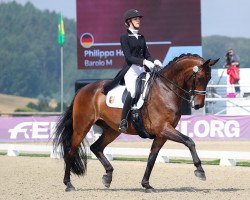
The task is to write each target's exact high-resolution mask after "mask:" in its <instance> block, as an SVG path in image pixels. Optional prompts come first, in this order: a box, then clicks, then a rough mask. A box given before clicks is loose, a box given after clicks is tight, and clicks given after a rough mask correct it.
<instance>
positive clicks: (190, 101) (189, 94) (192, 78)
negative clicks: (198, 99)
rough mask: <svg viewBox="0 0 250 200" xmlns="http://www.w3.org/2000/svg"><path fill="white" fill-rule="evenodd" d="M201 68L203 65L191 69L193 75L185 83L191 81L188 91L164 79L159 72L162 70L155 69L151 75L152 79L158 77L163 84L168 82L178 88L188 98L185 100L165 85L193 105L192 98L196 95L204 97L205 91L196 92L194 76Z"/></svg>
mask: <svg viewBox="0 0 250 200" xmlns="http://www.w3.org/2000/svg"><path fill="white" fill-rule="evenodd" d="M202 66H203V65H199V66H194V67H193V73H192V74H191V76H190V77H189V78H188V79H187V81H190V80H192V87H191V89H190V90H189V91H187V90H185V89H183V88H182V87H180V86H179V85H177V84H176V83H174V82H173V81H171V80H170V79H168V78H166V77H164V76H163V75H162V74H161V73H160V71H161V70H162V69H160V70H159V68H157V67H156V70H154V71H153V72H152V74H151V76H152V77H159V78H160V80H161V81H162V82H163V83H164V82H166V81H167V82H169V83H171V84H172V85H174V86H175V87H176V88H178V89H179V90H181V91H183V92H184V93H185V94H187V95H188V96H189V97H190V98H189V99H188V98H186V97H184V96H181V95H179V94H178V93H177V92H176V91H175V90H173V89H172V88H170V87H169V86H168V85H167V84H164V85H166V86H167V87H168V88H169V89H170V90H171V91H172V92H173V93H175V94H176V95H177V96H179V97H180V98H182V99H183V100H185V101H188V102H189V103H193V102H194V98H195V96H196V95H204V96H205V95H206V91H205V90H196V76H197V74H198V73H199V72H200V71H201V70H202Z"/></svg>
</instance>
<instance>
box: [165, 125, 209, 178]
mask: <svg viewBox="0 0 250 200" xmlns="http://www.w3.org/2000/svg"><path fill="white" fill-rule="evenodd" d="M161 134H162V135H164V137H166V138H167V139H169V140H172V141H175V142H179V143H182V144H184V145H185V146H187V147H188V148H189V150H190V153H191V155H192V158H193V162H194V166H195V167H196V168H197V169H196V170H195V171H194V174H195V176H196V177H198V178H199V179H200V180H203V181H205V180H206V175H205V172H204V170H203V168H202V166H201V160H200V158H199V156H198V154H197V151H196V148H195V143H194V141H193V140H192V139H191V138H190V137H188V136H186V135H184V134H182V133H181V132H179V131H177V130H176V129H174V128H173V127H168V128H167V129H165V130H164V131H163V132H162V133H161Z"/></svg>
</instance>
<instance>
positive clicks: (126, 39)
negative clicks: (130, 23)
mask: <svg viewBox="0 0 250 200" xmlns="http://www.w3.org/2000/svg"><path fill="white" fill-rule="evenodd" d="M138 35H139V37H138V39H137V38H136V37H135V36H134V35H133V34H132V33H131V31H130V30H129V29H128V30H127V32H126V33H124V34H123V35H122V36H121V37H120V43H121V48H122V51H123V54H124V56H125V63H124V66H123V68H122V69H121V70H120V71H119V72H118V74H117V75H116V77H115V78H114V79H113V80H112V81H111V82H110V83H109V84H107V85H105V86H104V94H105V95H106V94H107V93H108V92H109V91H110V90H112V89H113V88H114V87H116V86H117V85H118V84H119V83H120V82H124V79H123V78H124V75H125V74H126V73H127V71H128V70H129V68H130V67H131V65H132V64H135V65H139V66H141V67H143V60H144V59H147V60H150V61H151V62H154V59H153V58H152V57H151V55H150V53H149V51H148V48H147V46H146V42H145V38H144V36H143V35H141V34H140V33H139V34H138Z"/></svg>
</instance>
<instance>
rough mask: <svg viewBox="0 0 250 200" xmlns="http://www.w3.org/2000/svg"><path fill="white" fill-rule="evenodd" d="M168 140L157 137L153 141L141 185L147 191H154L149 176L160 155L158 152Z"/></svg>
mask: <svg viewBox="0 0 250 200" xmlns="http://www.w3.org/2000/svg"><path fill="white" fill-rule="evenodd" d="M165 142H166V140H165V139H162V138H160V139H159V138H157V137H156V138H155V139H154V141H153V144H152V146H151V151H150V154H149V157H148V163H147V168H146V170H145V173H144V176H143V179H142V182H141V185H142V187H144V188H145V189H146V192H154V191H155V190H154V188H153V187H152V186H150V184H149V177H150V175H151V172H152V169H153V167H154V164H155V160H156V158H157V156H158V153H159V151H160V149H161V148H162V146H163V145H164V143H165Z"/></svg>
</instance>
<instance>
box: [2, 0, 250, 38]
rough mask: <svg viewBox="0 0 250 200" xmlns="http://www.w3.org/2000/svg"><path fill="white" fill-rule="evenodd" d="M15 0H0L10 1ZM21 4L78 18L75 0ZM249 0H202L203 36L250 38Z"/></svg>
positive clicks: (24, 1) (34, 1)
mask: <svg viewBox="0 0 250 200" xmlns="http://www.w3.org/2000/svg"><path fill="white" fill-rule="evenodd" d="M8 1H13V0H0V2H8ZM15 1H16V2H19V3H21V4H25V3H26V2H27V1H30V2H32V4H34V5H35V6H36V7H37V8H39V9H41V10H45V9H48V10H50V11H56V12H58V13H59V12H62V13H63V15H64V16H66V17H67V18H70V19H75V18H76V9H75V8H76V3H75V0H15ZM249 10H250V1H249V0H201V26H202V36H211V35H222V36H229V37H245V38H250V27H249V21H250V11H249Z"/></svg>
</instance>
